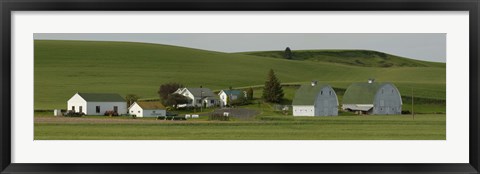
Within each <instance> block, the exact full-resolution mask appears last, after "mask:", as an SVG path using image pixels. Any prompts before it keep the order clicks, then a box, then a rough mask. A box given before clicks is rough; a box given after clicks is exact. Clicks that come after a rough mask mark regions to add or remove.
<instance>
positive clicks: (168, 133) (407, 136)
mask: <svg viewBox="0 0 480 174" xmlns="http://www.w3.org/2000/svg"><path fill="white" fill-rule="evenodd" d="M50 117H53V116H50ZM88 117H89V116H87V117H86V118H88ZM67 119H71V118H67ZM82 119H83V118H82ZM98 119H103V120H109V121H112V120H116V119H122V118H109V117H105V118H98ZM123 119H127V118H123ZM445 123H446V122H445V115H443V114H440V115H432V114H430V115H426V114H422V115H417V116H416V117H415V119H412V117H411V116H398V115H397V116H337V117H303V118H298V117H297V118H294V117H292V116H260V117H258V118H257V119H255V120H253V121H227V122H220V121H197V120H195V119H193V120H188V121H169V120H167V121H163V120H162V121H159V120H153V119H152V120H150V122H147V123H141V124H140V123H68V122H66V123H35V136H34V137H35V140H63V139H73V140H104V139H105V140H109V139H114V140H130V139H135V140H151V139H154V140H226V139H230V140H445V138H446V136H445V135H446V130H445Z"/></svg>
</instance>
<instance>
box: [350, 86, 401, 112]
mask: <svg viewBox="0 0 480 174" xmlns="http://www.w3.org/2000/svg"><path fill="white" fill-rule="evenodd" d="M342 103H343V104H342V109H343V110H346V111H352V112H356V113H358V114H374V115H377V114H381V115H388V114H401V113H402V97H401V95H400V92H399V91H398V89H397V88H396V87H395V85H393V84H392V83H378V82H375V80H374V79H369V80H368V82H363V83H354V84H352V85H350V86H349V87H348V88H347V90H346V91H345V94H344V95H343V102H342Z"/></svg>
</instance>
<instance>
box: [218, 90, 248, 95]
mask: <svg viewBox="0 0 480 174" xmlns="http://www.w3.org/2000/svg"><path fill="white" fill-rule="evenodd" d="M222 91H223V92H224V93H225V94H227V95H228V96H230V95H235V96H240V95H245V94H243V91H241V90H235V89H232V90H222Z"/></svg>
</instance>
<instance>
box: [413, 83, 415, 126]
mask: <svg viewBox="0 0 480 174" xmlns="http://www.w3.org/2000/svg"><path fill="white" fill-rule="evenodd" d="M412 118H413V119H414V120H415V112H414V111H413V87H412Z"/></svg>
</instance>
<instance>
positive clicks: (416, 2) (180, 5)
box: [0, 0, 480, 173]
mask: <svg viewBox="0 0 480 174" xmlns="http://www.w3.org/2000/svg"><path fill="white" fill-rule="evenodd" d="M0 5H1V15H2V16H1V24H2V25H1V27H0V30H1V31H0V32H1V35H0V37H1V38H0V40H1V47H0V52H1V56H2V57H1V63H0V64H1V70H0V78H1V81H2V85H1V89H0V91H1V92H0V96H1V101H0V111H1V116H0V131H1V136H0V171H1V173H26V172H33V173H55V172H57V173H119V172H123V173H321V172H324V173H410V172H411V173H478V172H479V164H480V163H479V160H478V158H479V147H480V146H479V144H478V142H479V132H480V127H479V125H480V122H479V119H478V117H479V113H480V112H479V111H480V107H478V104H479V103H478V100H479V93H478V85H479V80H478V78H479V73H480V69H479V67H480V66H479V61H478V59H479V57H480V56H479V52H478V48H479V47H478V40H479V34H478V33H479V32H478V31H479V29H478V25H479V13H478V12H479V10H480V7H479V1H478V0H392V1H385V0H354V1H349V0H340V1H339V0H297V1H296V0H255V1H242V0H229V1H227V0H176V1H175V0H141V1H135V0H64V1H60V0H16V1H14V0H2V1H1V2H0ZM68 10H75V11H157V10H161V11H178V10H182V11H190V10H199V11H263V10H265V11H281V10H287V11H290V10H292V11H307V10H308V11H468V12H469V24H470V25H469V32H470V33H469V36H470V40H469V45H470V49H469V50H470V52H469V63H470V64H469V68H470V72H469V75H470V77H469V80H470V86H469V92H470V96H469V102H470V106H469V113H470V115H469V124H470V125H469V126H470V130H469V140H470V141H469V143H470V144H469V153H470V155H469V163H445V164H414V163H411V164H408V163H402V164H377V163H376V164H367V163H364V164H361V163H358V164H351V163H350V164H205V163H197V164H133V163H132V164H19V163H11V148H12V146H11V139H12V137H11V99H12V98H11V95H10V92H11V91H12V87H11V80H12V79H11V27H12V26H11V14H12V13H11V12H13V11H68Z"/></svg>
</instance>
